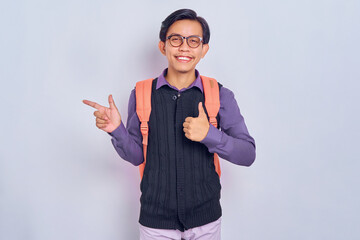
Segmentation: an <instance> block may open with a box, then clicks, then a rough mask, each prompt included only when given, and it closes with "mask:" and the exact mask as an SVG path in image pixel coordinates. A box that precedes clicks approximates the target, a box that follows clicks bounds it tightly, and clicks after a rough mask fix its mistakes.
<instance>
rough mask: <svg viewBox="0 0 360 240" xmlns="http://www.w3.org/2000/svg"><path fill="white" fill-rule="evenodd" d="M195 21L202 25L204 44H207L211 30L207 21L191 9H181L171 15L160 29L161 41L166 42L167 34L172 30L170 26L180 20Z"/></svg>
mask: <svg viewBox="0 0 360 240" xmlns="http://www.w3.org/2000/svg"><path fill="white" fill-rule="evenodd" d="M185 19H189V20H195V21H198V22H199V23H200V24H201V27H202V31H203V43H204V44H207V43H209V41H210V28H209V25H208V23H207V22H206V20H205V19H204V18H202V17H199V16H198V15H197V13H196V12H195V11H194V10H191V9H179V10H177V11H175V12H173V13H172V14H170V15H169V16H168V17H167V18H166V19H165V20H164V21H163V22H162V24H161V28H160V34H159V37H160V40H161V41H163V42H165V41H166V34H167V32H168V30H169V28H170V26H171V25H172V24H173V23H174V22H176V21H179V20H185Z"/></svg>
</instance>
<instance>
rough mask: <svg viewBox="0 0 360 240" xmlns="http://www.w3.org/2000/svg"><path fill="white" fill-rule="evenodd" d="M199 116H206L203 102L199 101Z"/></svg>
mask: <svg viewBox="0 0 360 240" xmlns="http://www.w3.org/2000/svg"><path fill="white" fill-rule="evenodd" d="M198 117H206V113H205V110H204V107H203V104H202V102H199V116H198ZM206 118H207V117H206Z"/></svg>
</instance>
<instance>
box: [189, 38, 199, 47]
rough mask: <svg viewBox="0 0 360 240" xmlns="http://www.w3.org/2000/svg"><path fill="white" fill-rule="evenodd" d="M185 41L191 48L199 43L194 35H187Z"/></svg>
mask: <svg viewBox="0 0 360 240" xmlns="http://www.w3.org/2000/svg"><path fill="white" fill-rule="evenodd" d="M187 41H188V44H189V46H190V47H192V48H196V47H198V46H199V45H200V42H201V40H200V38H199V37H196V36H194V37H189V38H188V40H187Z"/></svg>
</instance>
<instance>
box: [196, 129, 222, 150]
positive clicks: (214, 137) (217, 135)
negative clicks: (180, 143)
mask: <svg viewBox="0 0 360 240" xmlns="http://www.w3.org/2000/svg"><path fill="white" fill-rule="evenodd" d="M221 136H222V133H221V131H220V130H219V129H217V128H216V127H214V126H213V125H212V124H210V127H209V131H208V134H207V135H206V137H205V138H204V139H203V140H202V141H201V143H202V144H204V145H205V146H206V147H207V148H208V149H209V151H210V152H211V150H212V149H214V148H215V147H216V146H217V145H218V144H219V143H220V141H221Z"/></svg>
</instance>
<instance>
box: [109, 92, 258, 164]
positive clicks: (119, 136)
mask: <svg viewBox="0 0 360 240" xmlns="http://www.w3.org/2000/svg"><path fill="white" fill-rule="evenodd" d="M219 116H220V127H221V130H219V129H217V128H215V127H213V126H212V125H210V129H209V132H208V134H207V136H206V137H205V138H204V139H203V140H202V141H201V143H203V144H204V145H205V146H207V148H208V149H209V151H210V152H212V153H217V154H219V156H220V157H221V158H223V159H226V160H228V161H230V162H232V163H234V164H237V165H242V166H250V165H251V164H252V163H253V162H254V160H255V141H254V139H253V138H252V137H251V136H250V135H249V132H248V130H247V128H246V125H245V121H244V118H243V116H242V115H241V113H240V109H239V107H238V105H237V102H236V100H235V97H234V94H233V92H231V91H230V90H229V89H227V88H225V87H222V88H221V89H220V110H219ZM110 135H111V136H112V139H111V141H112V144H113V145H114V147H115V149H116V151H117V152H118V154H119V155H120V157H121V158H123V159H125V160H126V161H128V162H130V163H132V164H133V165H135V166H137V165H139V164H141V163H142V162H143V161H144V157H143V150H142V135H141V132H140V121H139V118H138V116H137V114H136V98H135V90H133V91H132V92H131V95H130V99H129V107H128V119H127V124H126V128H125V126H124V125H123V123H121V125H120V126H119V127H118V128H117V129H115V130H114V131H113V132H112V133H110Z"/></svg>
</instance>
